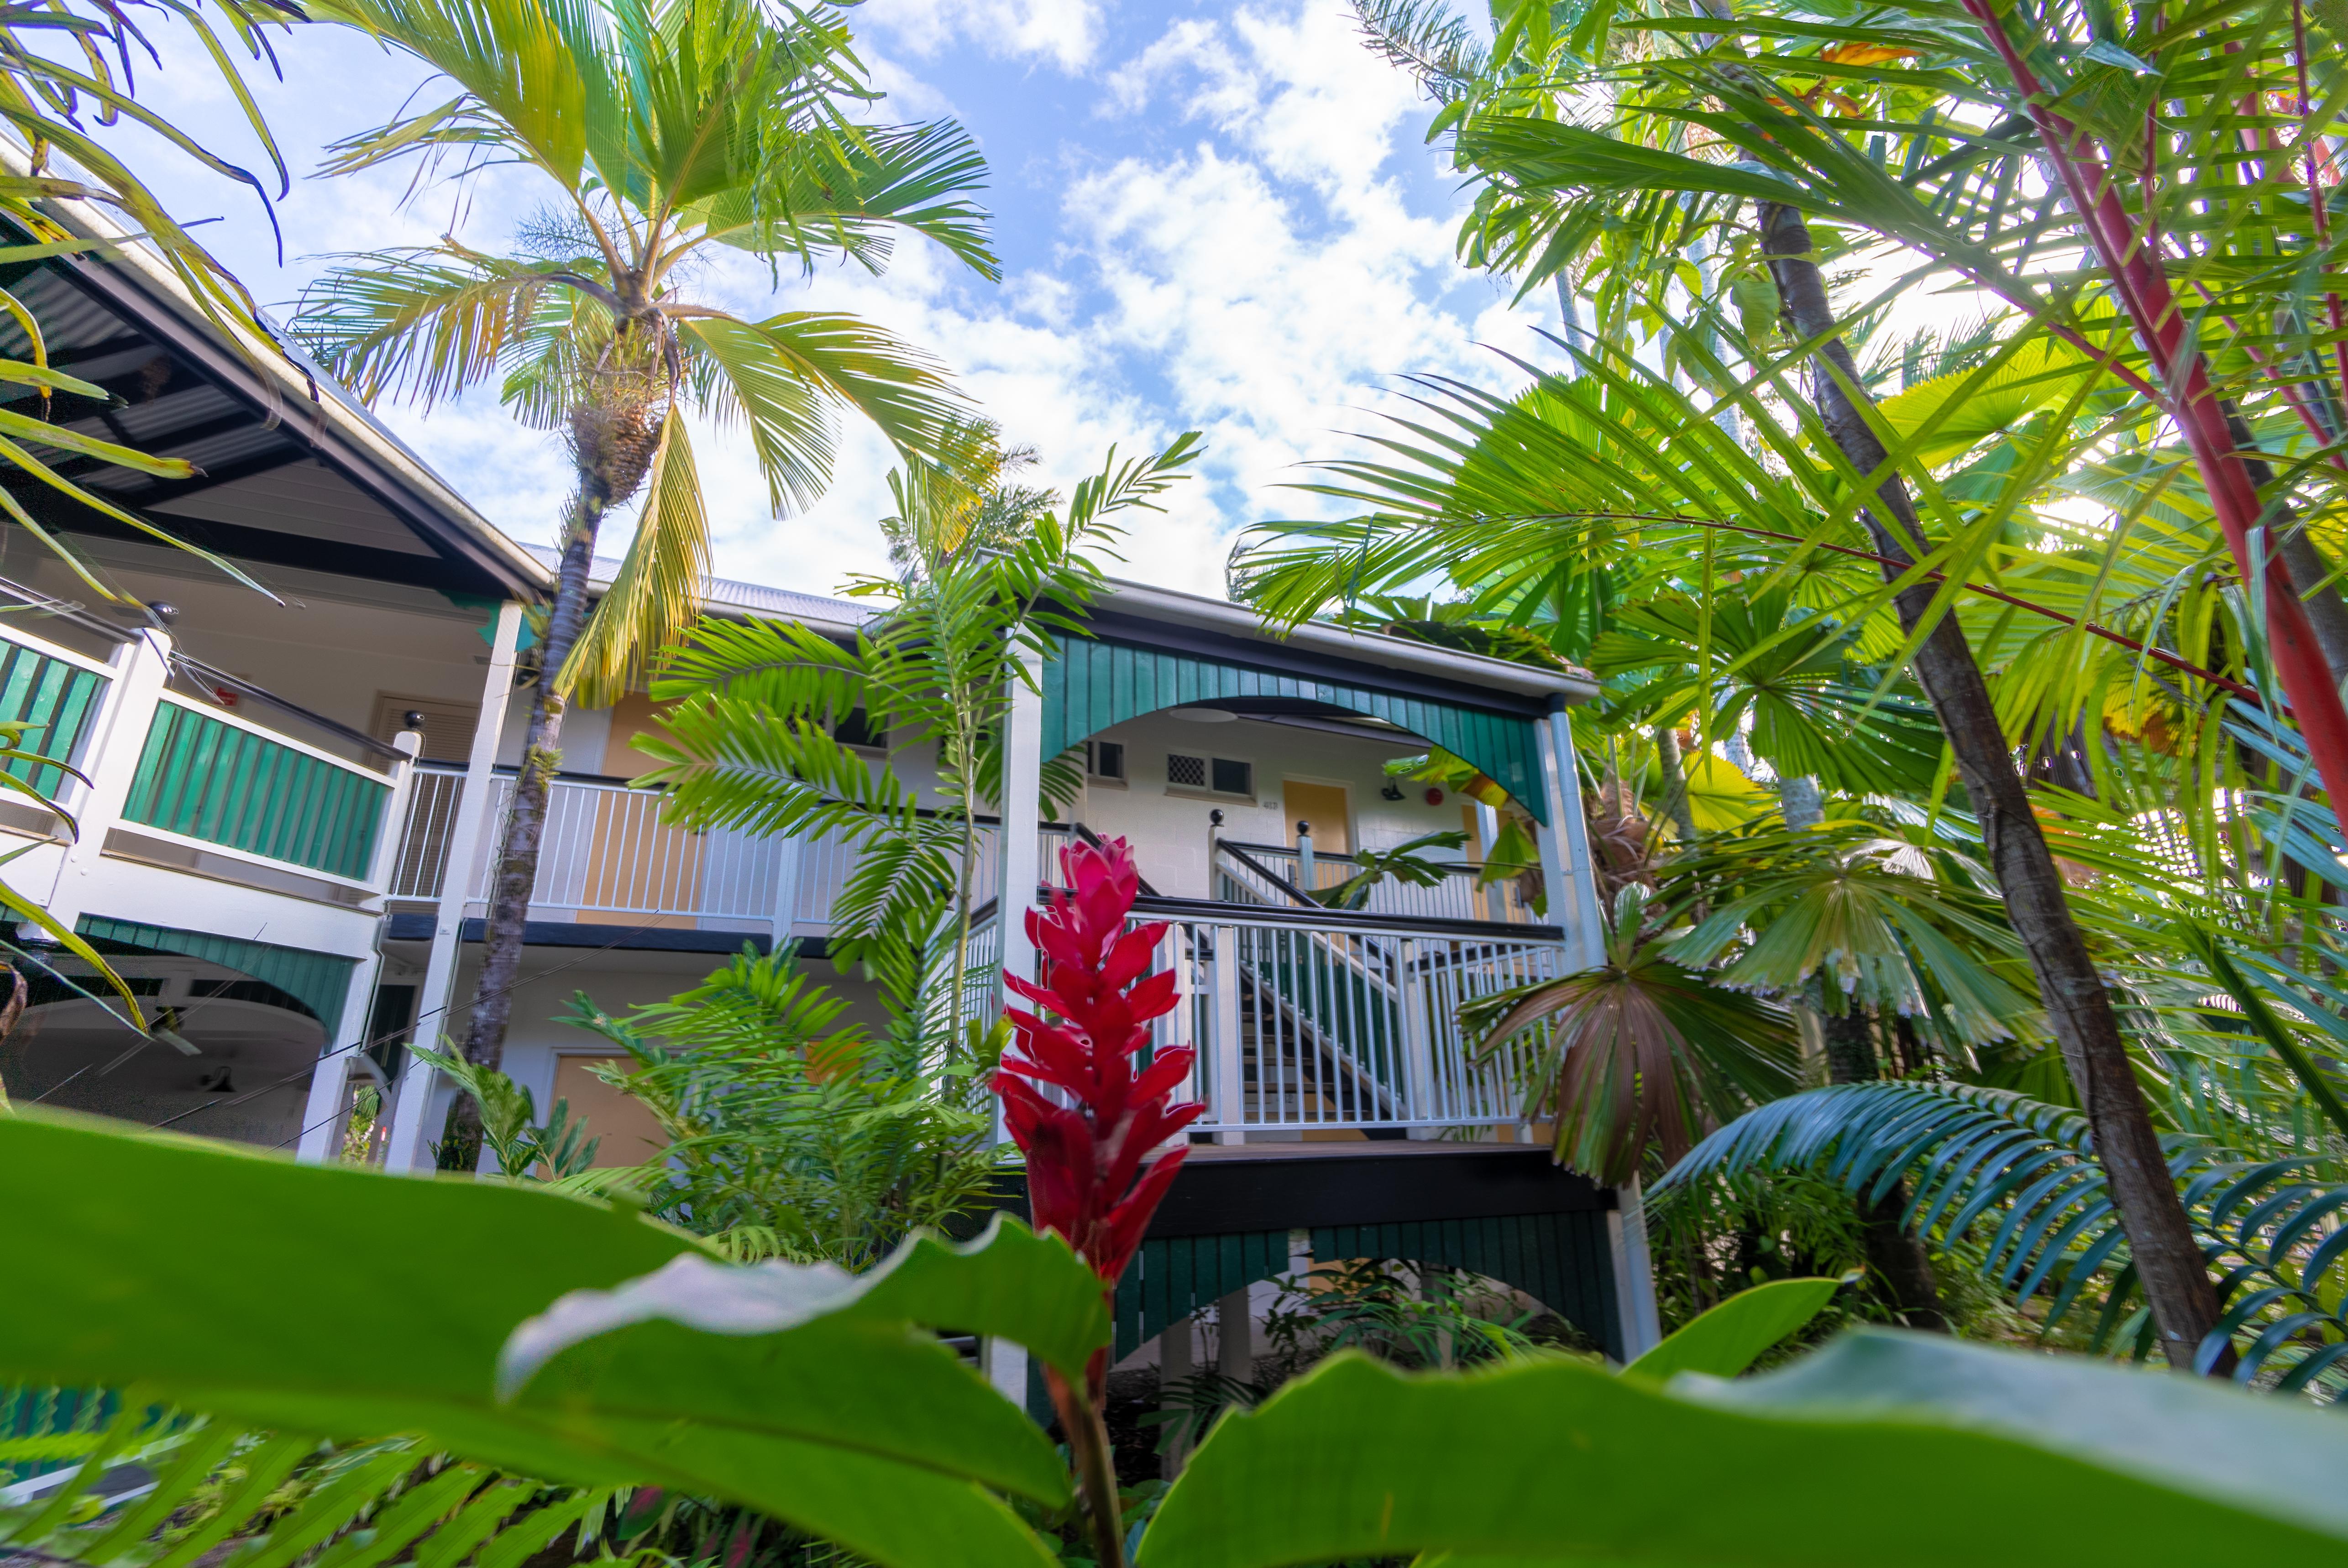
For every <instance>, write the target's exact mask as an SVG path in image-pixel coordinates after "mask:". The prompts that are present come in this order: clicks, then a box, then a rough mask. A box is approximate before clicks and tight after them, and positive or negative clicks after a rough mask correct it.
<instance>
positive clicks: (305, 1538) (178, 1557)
mask: <svg viewBox="0 0 2348 1568" xmlns="http://www.w3.org/2000/svg"><path fill="white" fill-rule="evenodd" d="M89 1402H90V1404H91V1405H92V1407H93V1408H96V1407H97V1405H98V1401H97V1400H96V1399H90V1401H89ZM113 1403H115V1405H116V1413H115V1415H114V1416H113V1418H112V1419H110V1420H108V1421H107V1422H106V1424H105V1425H104V1426H103V1427H102V1428H100V1429H99V1430H95V1431H77V1432H62V1433H57V1434H55V1435H47V1434H36V1435H32V1436H28V1437H25V1438H21V1439H17V1440H14V1441H12V1442H11V1443H10V1445H9V1452H10V1453H11V1454H12V1456H14V1457H15V1460H17V1462H18V1463H19V1464H20V1465H23V1466H29V1467H31V1468H32V1469H33V1470H34V1471H35V1475H36V1478H37V1479H36V1480H35V1481H33V1483H32V1485H31V1487H30V1488H29V1490H30V1491H32V1492H33V1494H34V1495H32V1496H30V1497H28V1498H27V1499H26V1501H23V1502H20V1503H15V1504H14V1505H0V1552H9V1553H19V1554H22V1556H23V1557H25V1558H26V1559H27V1560H36V1559H39V1558H44V1557H46V1558H47V1559H49V1560H51V1561H57V1562H66V1563H78V1564H81V1565H83V1568H189V1565H191V1564H193V1563H198V1562H201V1561H205V1560H207V1559H208V1558H212V1559H213V1560H217V1557H216V1554H220V1553H227V1554H231V1555H233V1556H234V1557H235V1559H236V1560H237V1561H239V1562H241V1563H250V1564H252V1568H288V1565H289V1564H293V1563H304V1562H306V1563H314V1564H316V1565H318V1568H366V1565H368V1564H372V1563H383V1562H386V1561H389V1560H390V1559H392V1558H394V1557H396V1556H398V1555H400V1554H401V1553H410V1554H412V1559H413V1561H415V1562H416V1563H419V1564H421V1563H455V1562H458V1561H460V1560H463V1559H466V1558H469V1559H470V1560H471V1561H472V1562H473V1563H475V1564H476V1568H520V1565H521V1564H522V1563H525V1562H527V1561H530V1560H531V1559H534V1558H538V1557H539V1555H540V1554H541V1553H544V1552H546V1551H548V1550H549V1549H550V1548H551V1547H553V1546H555V1545H556V1543H557V1542H559V1540H560V1538H561V1537H562V1536H563V1535H565V1534H566V1533H569V1532H573V1531H575V1532H577V1541H576V1545H575V1547H574V1549H573V1551H572V1552H570V1553H564V1554H563V1555H564V1556H566V1557H572V1556H578V1557H583V1556H585V1555H587V1547H588V1545H589V1543H590V1542H593V1541H595V1540H596V1539H597V1537H598V1536H599V1535H600V1534H601V1532H602V1525H603V1522H604V1521H605V1519H606V1517H607V1516H608V1514H609V1513H610V1512H611V1511H612V1509H613V1505H614V1503H615V1501H616V1500H617V1495H618V1494H617V1493H615V1491H613V1489H611V1488H585V1489H577V1490H573V1489H568V1488H548V1487H544V1486H541V1485H540V1484H538V1483H536V1482H534V1481H523V1480H520V1479H517V1478H513V1477H508V1476H501V1475H499V1473H498V1472H496V1471H492V1470H489V1469H485V1468H483V1467H481V1466H479V1465H471V1464H464V1463H455V1462H450V1461H448V1460H443V1459H440V1458H437V1457H435V1456H433V1455H432V1454H430V1453H428V1452H426V1451H424V1450H421V1449H420V1448H419V1446H418V1445H417V1443H416V1442H415V1441H414V1440H410V1439H405V1438H395V1439H389V1440H383V1441H377V1442H360V1443H343V1444H337V1443H333V1442H328V1441H324V1440H321V1439H318V1438H314V1437H305V1436H302V1435H299V1434H293V1433H272V1432H259V1431H242V1430H238V1429H237V1428H236V1427H235V1426H233V1425H232V1424H227V1423H223V1422H221V1421H218V1420H216V1419H211V1418H207V1417H203V1416H192V1417H191V1416H185V1415H181V1414H180V1413H177V1412H174V1411H171V1410H168V1409H162V1408H160V1407H158V1408H149V1409H139V1408H138V1407H135V1406H123V1405H120V1404H119V1403H118V1402H113ZM142 1475H144V1476H147V1477H151V1484H149V1485H143V1486H139V1487H126V1486H125V1485H124V1484H123V1483H124V1481H126V1480H134V1479H136V1478H138V1477H139V1476H142ZM604 1560H605V1561H607V1562H608V1561H612V1559H610V1558H609V1557H608V1555H607V1556H606V1557H605V1559H604Z"/></svg>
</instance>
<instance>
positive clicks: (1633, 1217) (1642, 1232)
mask: <svg viewBox="0 0 2348 1568" xmlns="http://www.w3.org/2000/svg"><path fill="white" fill-rule="evenodd" d="M1645 1201H1646V1200H1645V1199H1644V1197H1643V1195H1642V1194H1641V1193H1640V1191H1639V1182H1638V1178H1637V1177H1635V1176H1634V1177H1632V1179H1631V1180H1630V1181H1628V1182H1626V1183H1624V1184H1622V1186H1619V1187H1617V1188H1615V1189H1614V1207H1613V1208H1612V1210H1610V1211H1608V1213H1607V1215H1606V1245H1607V1248H1608V1250H1609V1251H1610V1252H1611V1253H1612V1255H1613V1262H1614V1312H1615V1316H1616V1319H1617V1321H1618V1322H1619V1323H1620V1324H1621V1325H1622V1359H1623V1360H1624V1361H1625V1362H1630V1361H1635V1360H1637V1359H1638V1358H1640V1357H1642V1356H1643V1355H1645V1354H1646V1353H1647V1352H1648V1351H1650V1350H1652V1349H1653V1348H1655V1347H1656V1346H1658V1345H1660V1344H1662V1343H1663V1318H1662V1317H1661V1316H1660V1315H1659V1314H1658V1313H1657V1312H1656V1311H1655V1276H1654V1268H1653V1264H1652V1263H1651V1262H1650V1260H1649V1258H1648V1255H1647V1214H1646V1209H1645Z"/></svg>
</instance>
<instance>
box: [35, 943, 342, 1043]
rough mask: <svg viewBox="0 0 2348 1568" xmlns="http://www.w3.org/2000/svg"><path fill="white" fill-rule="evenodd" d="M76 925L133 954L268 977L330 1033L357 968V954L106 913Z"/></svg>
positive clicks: (335, 1024)
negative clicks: (162, 956)
mask: <svg viewBox="0 0 2348 1568" xmlns="http://www.w3.org/2000/svg"><path fill="white" fill-rule="evenodd" d="M74 928H75V929H76V930H77V931H79V932H80V933H81V934H82V935H83V936H85V937H88V938H90V939H91V940H92V941H93V942H98V943H107V944H112V945H115V946H117V947H120V948H129V949H130V950H132V951H134V952H141V953H177V954H178V955H180V957H181V958H201V959H202V960H204V962H206V963H208V964H218V965H220V966H221V968H226V969H234V970H236V971H238V972H239V973H241V974H245V975H250V976H252V978H253V979H256V980H265V981H267V982H268V983H269V984H271V985H273V986H275V987H276V988H277V989H279V990H281V991H283V992H284V993H285V994H286V995H288V996H290V997H292V998H293V999H295V1000H297V1001H299V1002H300V1003H301V1004H302V1005H303V1006H304V1007H306V1008H308V1009H310V1012H311V1015H312V1016H313V1017H314V1018H316V1019H317V1020H318V1021H319V1022H320V1023H322V1024H324V1026H325V1027H326V1029H327V1030H328V1032H329V1033H331V1032H332V1031H333V1030H335V1028H337V1027H338V1026H339V1025H340V1024H341V1022H342V1017H343V1003H344V1001H345V999H347V998H348V997H349V995H350V989H351V972H352V971H353V970H354V969H355V968H358V960H357V959H356V958H337V957H335V955H334V954H332V953H313V952H311V951H309V950H308V949H306V948H281V947H279V946H277V945H276V944H275V943H273V942H252V941H247V940H245V939H244V938H241V937H215V936H213V935H211V933H209V932H205V931H182V930H179V929H176V928H175V927H170V926H149V925H146V924H144V923H142V922H140V921H137V920H117V919H114V918H112V917H108V916H104V915H85V916H83V917H81V919H80V920H79V921H78V922H77V924H76V926H75V927H74ZM103 950H104V948H100V951H103Z"/></svg>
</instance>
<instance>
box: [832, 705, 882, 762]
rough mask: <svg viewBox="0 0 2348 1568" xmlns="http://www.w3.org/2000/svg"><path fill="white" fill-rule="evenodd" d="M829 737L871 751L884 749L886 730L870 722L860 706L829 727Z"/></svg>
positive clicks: (844, 744) (842, 743) (845, 744)
mask: <svg viewBox="0 0 2348 1568" xmlns="http://www.w3.org/2000/svg"><path fill="white" fill-rule="evenodd" d="M831 738H832V739H833V740H835V741H838V742H839V743H840V744H841V745H843V746H863V747H866V748H868V749H870V750H872V751H876V752H878V751H886V750H887V749H888V746H889V736H888V733H887V732H885V731H883V730H882V729H880V727H879V726H878V725H876V724H874V723H872V720H871V719H870V717H869V716H868V715H867V714H866V713H865V712H864V710H863V709H861V708H857V709H853V710H851V711H850V713H849V715H848V717H846V718H845V719H842V720H840V721H839V723H836V724H834V725H833V726H832V727H831Z"/></svg>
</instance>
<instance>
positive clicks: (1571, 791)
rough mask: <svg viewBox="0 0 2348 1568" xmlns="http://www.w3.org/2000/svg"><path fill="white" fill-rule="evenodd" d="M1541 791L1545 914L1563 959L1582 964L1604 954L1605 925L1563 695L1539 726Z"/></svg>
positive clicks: (1585, 965)
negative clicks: (1545, 824)
mask: <svg viewBox="0 0 2348 1568" xmlns="http://www.w3.org/2000/svg"><path fill="white" fill-rule="evenodd" d="M1540 768H1541V794H1542V797H1543V799H1544V801H1545V803H1546V804H1547V805H1548V806H1549V830H1548V831H1547V832H1545V833H1543V834H1542V835H1540V852H1541V877H1542V879H1543V880H1544V881H1545V882H1546V883H1547V884H1548V885H1549V918H1550V923H1551V924H1552V925H1556V926H1561V927H1564V928H1565V938H1566V946H1567V948H1568V954H1569V957H1568V962H1569V963H1570V964H1571V965H1572V966H1573V967H1574V968H1591V967H1592V966H1594V965H1596V964H1598V963H1600V962H1601V961H1603V960H1604V958H1605V957H1606V927H1605V926H1604V925H1603V924H1602V923H1601V919H1600V917H1599V912H1598V882H1597V876H1596V871H1595V868H1594V867H1593V866H1591V862H1590V829H1589V825H1588V824H1586V823H1585V822H1584V821H1583V820H1582V816H1581V785H1580V781H1579V779H1578V778H1577V777H1576V773H1575V768H1574V762H1573V729H1572V726H1571V723H1570V721H1569V720H1568V718H1567V717H1566V712H1565V699H1564V698H1562V697H1551V698H1550V712H1549V718H1548V719H1547V720H1546V721H1545V722H1544V723H1542V724H1541V727H1540Z"/></svg>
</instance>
